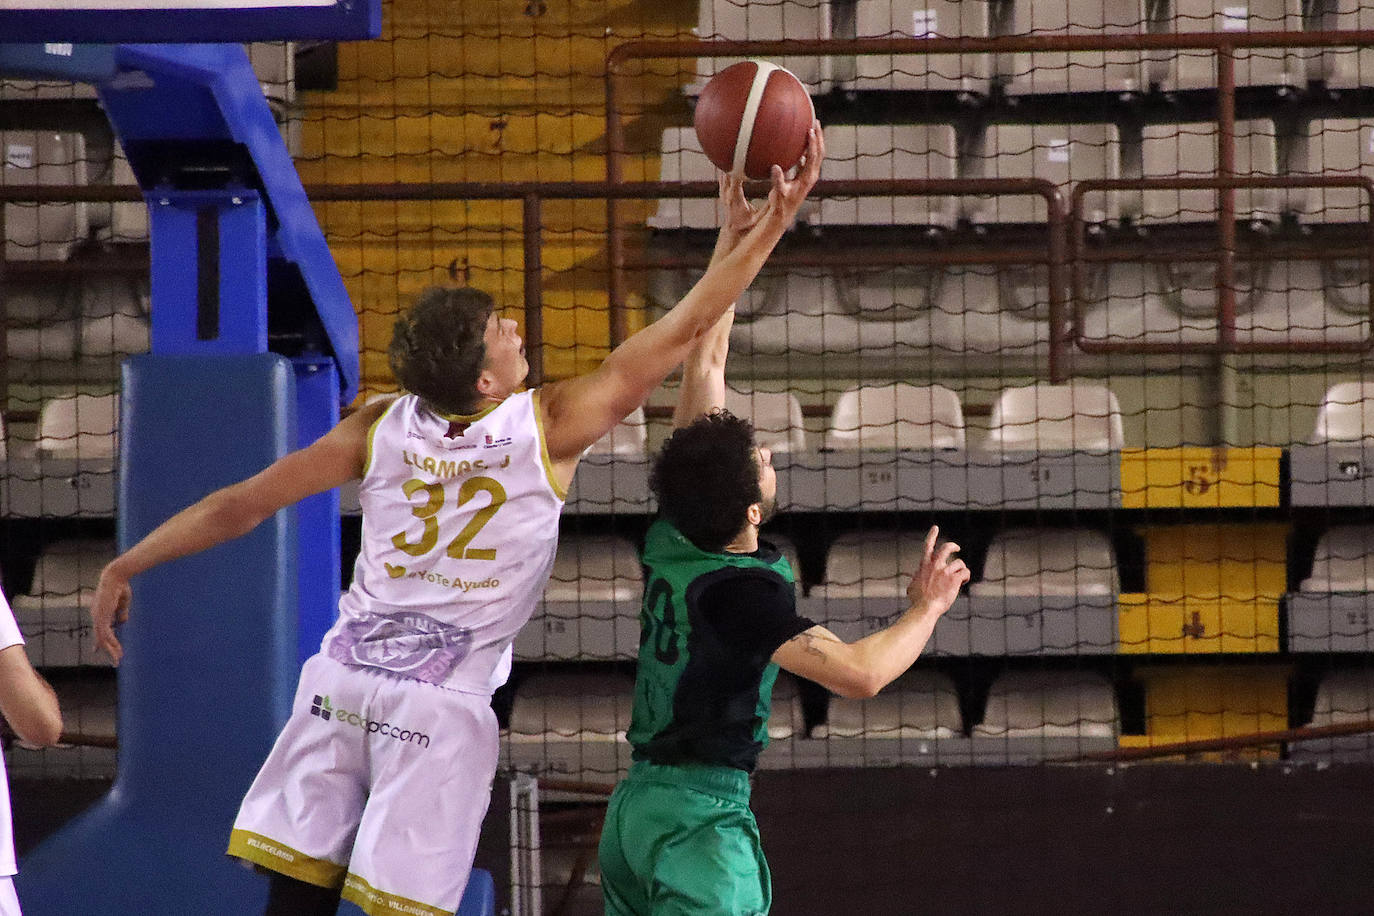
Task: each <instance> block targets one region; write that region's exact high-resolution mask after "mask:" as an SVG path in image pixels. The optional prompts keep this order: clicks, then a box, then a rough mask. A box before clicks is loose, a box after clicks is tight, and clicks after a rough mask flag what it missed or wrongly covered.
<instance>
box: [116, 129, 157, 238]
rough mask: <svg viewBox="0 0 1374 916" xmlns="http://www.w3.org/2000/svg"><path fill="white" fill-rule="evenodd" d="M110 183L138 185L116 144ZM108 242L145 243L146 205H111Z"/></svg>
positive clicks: (125, 158) (146, 232)
mask: <svg viewBox="0 0 1374 916" xmlns="http://www.w3.org/2000/svg"><path fill="white" fill-rule="evenodd" d="M110 183H111V184H115V185H132V184H138V180H137V179H136V178H134V170H133V169H132V168H130V166H129V159H128V157H127V156H125V155H124V150H123V148H121V147H120V146H119V144H118V143H117V142H116V144H115V151H114V157H113V162H112V166H111V169H110ZM109 241H111V242H147V241H148V205H147V204H146V203H143V202H142V201H140V202H138V203H117V204H112V205H111V209H110V231H109Z"/></svg>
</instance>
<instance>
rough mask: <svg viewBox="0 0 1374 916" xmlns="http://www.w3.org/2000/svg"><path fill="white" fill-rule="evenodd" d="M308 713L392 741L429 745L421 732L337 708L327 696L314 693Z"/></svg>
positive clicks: (421, 745) (422, 745)
mask: <svg viewBox="0 0 1374 916" xmlns="http://www.w3.org/2000/svg"><path fill="white" fill-rule="evenodd" d="M310 714H311V715H312V716H319V717H320V718H321V719H323V720H324V721H326V722H330V721H333V722H337V723H339V724H340V725H351V726H353V727H354V728H361V729H362V730H363V731H365V732H367V733H368V734H375V735H382V736H383V737H386V738H390V739H392V740H393V741H401V742H404V743H406V744H417V745H419V746H420V747H429V735H426V734H423V733H422V732H417V731H412V730H411V729H408V728H401V727H400V726H398V725H392V724H391V723H390V722H378V721H377V720H376V719H369V718H368V717H367V715H366V713H356V712H350V711H348V710H347V709H339V708H336V707H334V706H333V705H332V704H331V703H330V702H329V697H328V696H320V695H319V694H316V695H315V698H314V699H313V700H311V701H310Z"/></svg>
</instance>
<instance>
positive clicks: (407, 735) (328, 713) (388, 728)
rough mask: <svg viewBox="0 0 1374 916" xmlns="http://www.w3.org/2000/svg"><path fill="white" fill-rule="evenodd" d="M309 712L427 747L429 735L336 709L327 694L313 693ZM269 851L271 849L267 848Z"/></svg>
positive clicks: (369, 731)
mask: <svg viewBox="0 0 1374 916" xmlns="http://www.w3.org/2000/svg"><path fill="white" fill-rule="evenodd" d="M310 714H311V715H312V716H319V717H320V718H321V719H323V720H324V721H326V722H328V721H330V720H331V719H332V720H333V721H334V722H335V723H337V724H339V725H346V726H351V727H353V728H361V729H362V730H363V731H365V732H367V733H368V734H369V735H381V736H382V737H384V738H390V739H391V740H393V741H400V742H402V743H405V744H418V745H419V746H420V747H429V735H426V734H424V733H423V732H418V731H415V730H413V729H409V728H402V727H401V726H399V725H392V724H391V723H390V722H380V721H378V720H376V719H372V718H369V717H368V715H367V713H365V712H363V713H356V712H350V711H349V710H347V709H336V708H335V707H333V706H331V705H330V703H329V697H328V696H320V695H319V694H316V695H315V699H314V700H313V701H312V702H311V704H310ZM268 851H269V852H270V851H271V850H268Z"/></svg>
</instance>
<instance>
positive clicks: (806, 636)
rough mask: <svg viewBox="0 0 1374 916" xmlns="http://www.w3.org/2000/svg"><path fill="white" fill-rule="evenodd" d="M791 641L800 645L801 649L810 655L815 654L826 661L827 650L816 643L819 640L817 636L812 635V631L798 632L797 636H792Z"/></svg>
mask: <svg viewBox="0 0 1374 916" xmlns="http://www.w3.org/2000/svg"><path fill="white" fill-rule="evenodd" d="M791 641H792V642H794V643H796V644H797V645H798V646H800V647H801V650H802V651H803V652H805V653H807V654H808V655H814V656H816V657H817V658H819V659H820V660H821V661H826V658H827V657H826V654H825V650H824V649H822V648H821V647H820V646H818V645H816V643H817V642H819V640H817V639H816V637H814V636H812V635H811V634H810V633H798V634H797V635H796V636H793V637H792V640H791Z"/></svg>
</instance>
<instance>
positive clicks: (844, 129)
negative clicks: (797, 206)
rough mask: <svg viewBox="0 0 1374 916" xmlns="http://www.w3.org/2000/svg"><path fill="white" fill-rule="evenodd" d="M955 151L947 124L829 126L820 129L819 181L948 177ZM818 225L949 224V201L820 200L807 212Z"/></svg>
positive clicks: (952, 170)
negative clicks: (821, 178) (822, 160)
mask: <svg viewBox="0 0 1374 916" xmlns="http://www.w3.org/2000/svg"><path fill="white" fill-rule="evenodd" d="M957 164H958V150H957V145H956V140H955V134H954V126H953V125H951V124H831V125H828V126H826V128H825V177H826V180H827V181H844V180H850V179H875V180H876V179H893V178H899V179H946V178H954V177H955V173H956V168H957ZM810 212H811V214H812V215H811V216H808V219H809V221H810V222H812V223H813V224H814V225H818V226H855V225H863V226H913V225H915V226H922V225H929V226H941V227H948V226H950V225H952V224H953V222H954V216H955V213H954V201H953V198H950V197H945V196H939V195H930V196H921V197H881V196H866V197H825V198H822V199H821V200H820V205H819V206H818V207H815V208H813V209H812V210H811V211H810Z"/></svg>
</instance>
